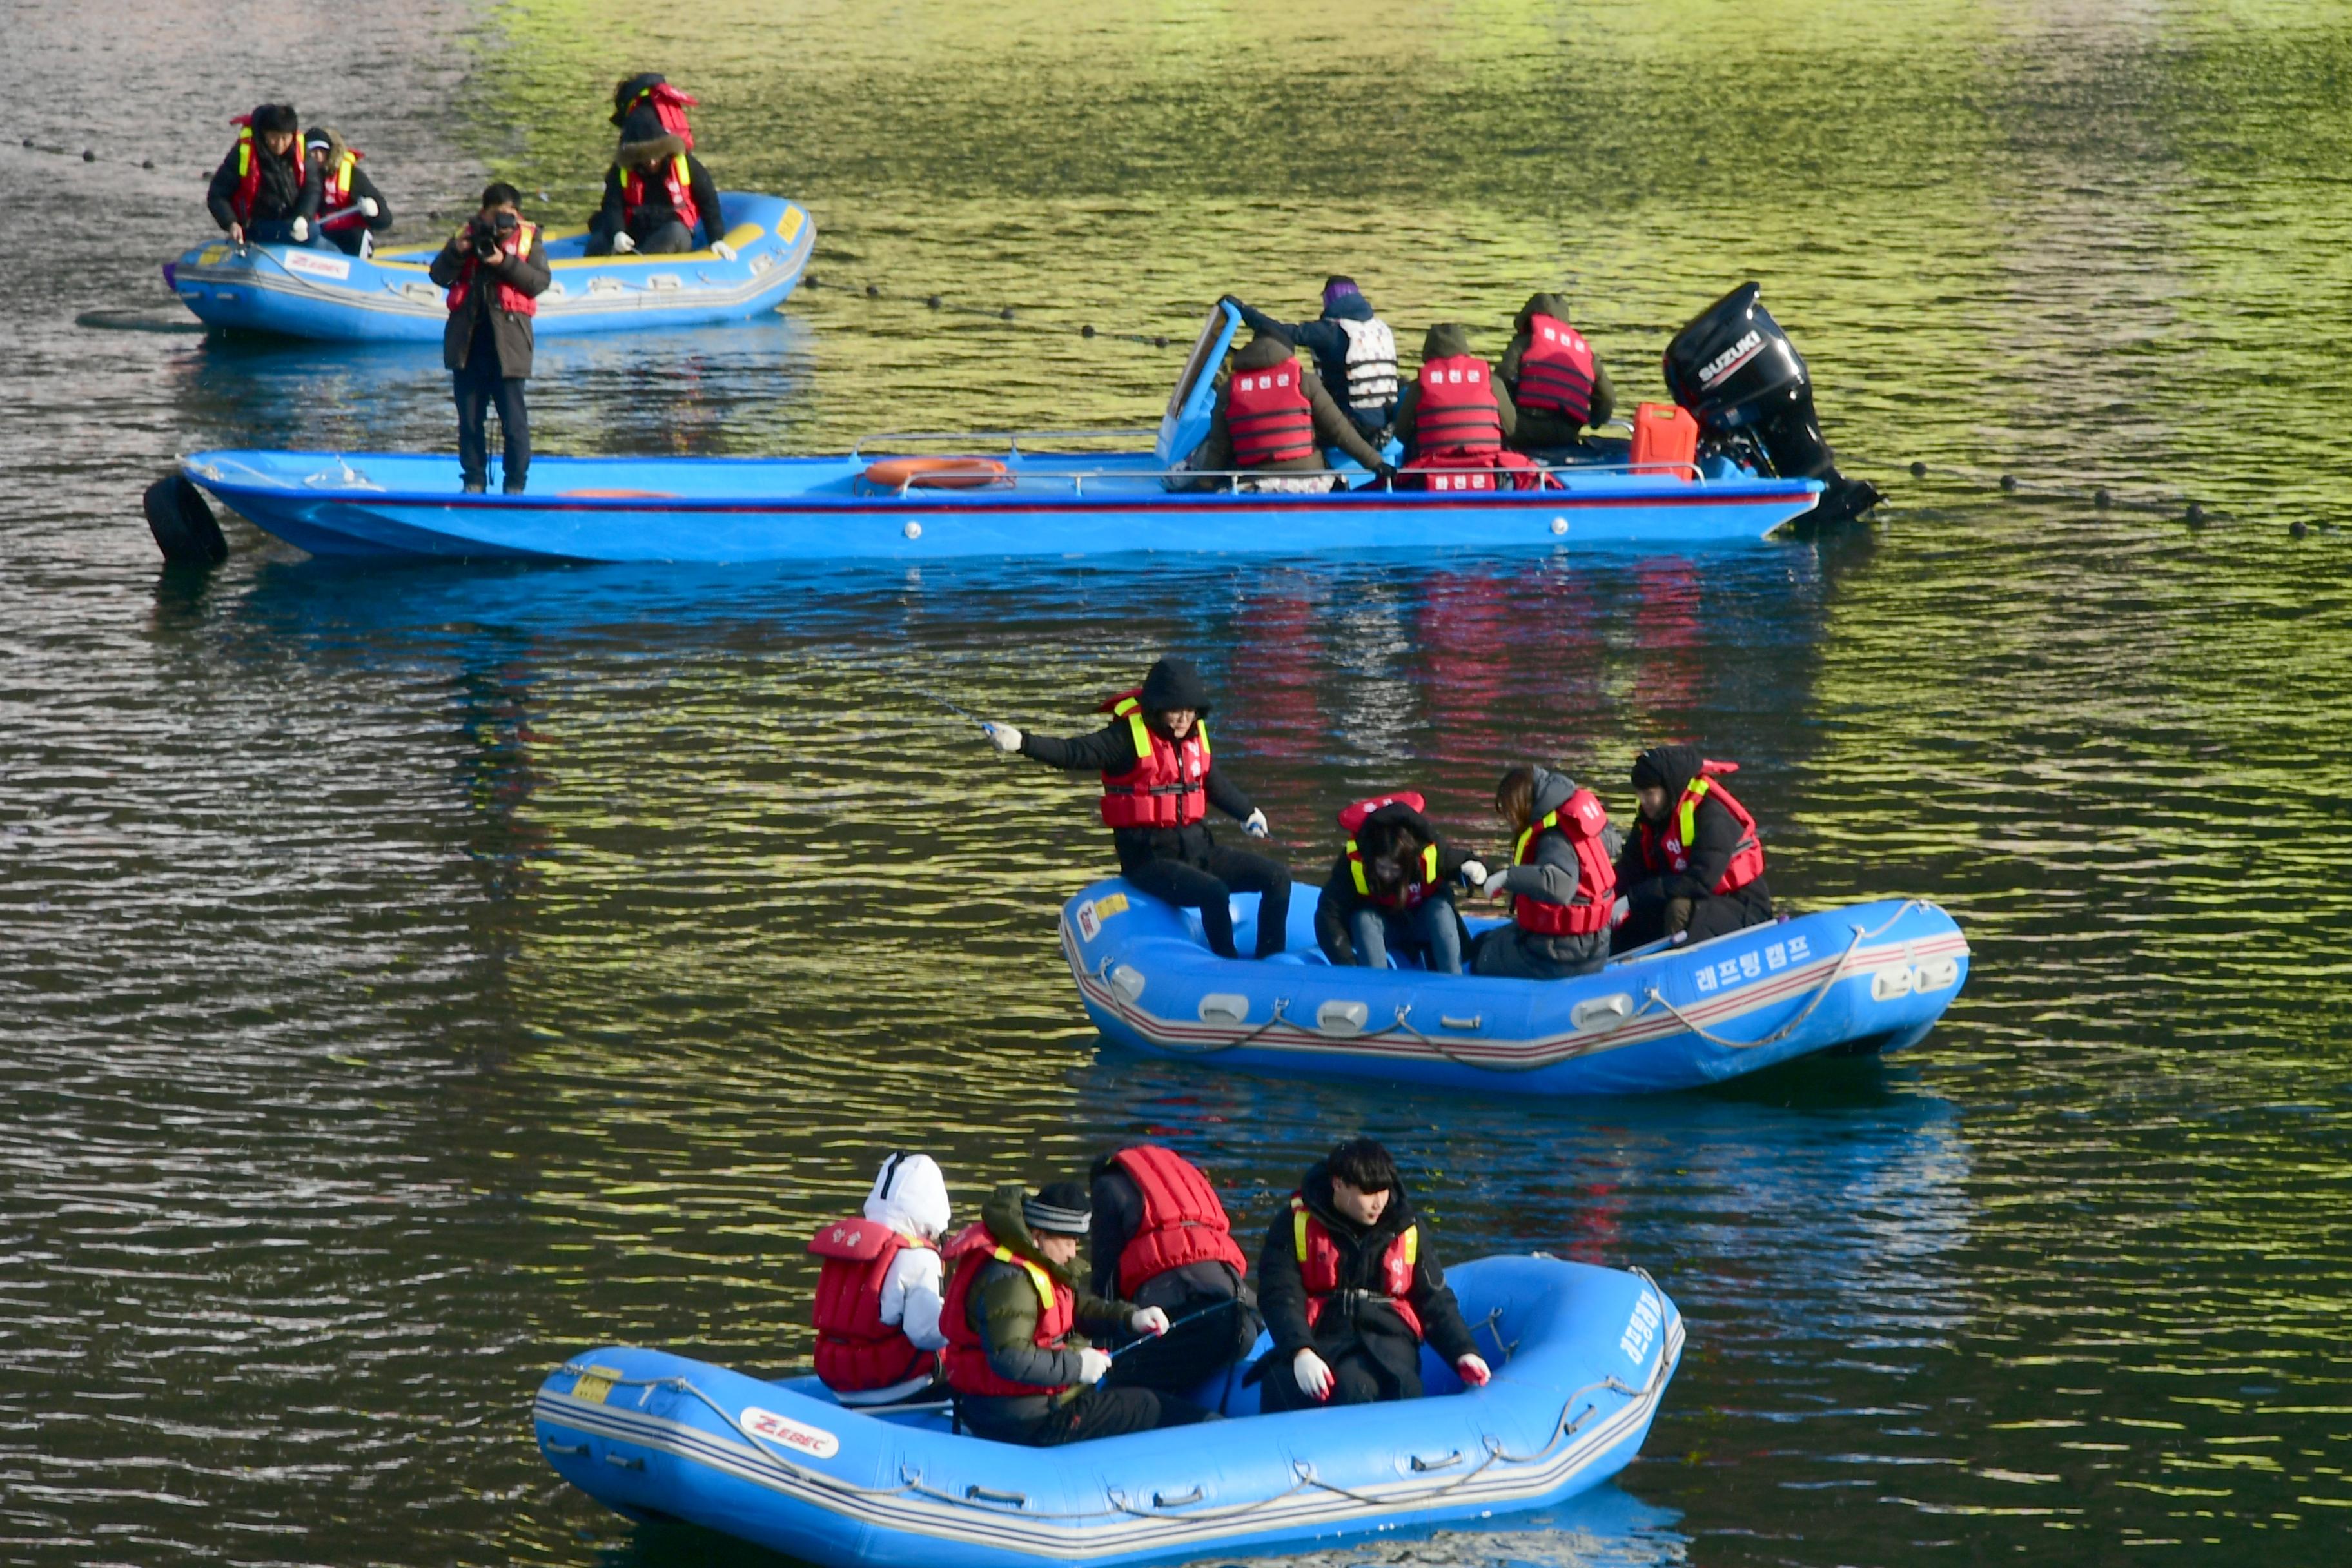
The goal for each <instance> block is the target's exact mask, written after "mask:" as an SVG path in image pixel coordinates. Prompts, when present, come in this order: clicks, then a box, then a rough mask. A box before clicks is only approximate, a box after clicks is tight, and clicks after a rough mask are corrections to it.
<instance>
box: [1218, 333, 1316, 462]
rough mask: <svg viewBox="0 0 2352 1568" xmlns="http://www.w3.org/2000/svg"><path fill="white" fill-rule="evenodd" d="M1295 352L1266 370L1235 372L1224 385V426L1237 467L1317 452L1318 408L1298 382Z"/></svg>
mask: <svg viewBox="0 0 2352 1568" xmlns="http://www.w3.org/2000/svg"><path fill="white" fill-rule="evenodd" d="M1303 374H1305V373H1304V372H1303V371H1301V370H1300V369H1299V365H1298V361H1297V357H1296V356H1293V357H1292V358H1290V359H1286V360H1284V361H1283V362H1282V363H1280V364H1277V365H1274V366H1271V367H1269V368H1268V369H1265V370H1237V371H1235V372H1234V378H1233V380H1232V381H1231V382H1230V383H1228V384H1227V385H1226V387H1225V429H1226V432H1227V433H1228V434H1230V435H1231V436H1232V437H1233V438H1234V467H1235V468H1258V467H1260V466H1262V465H1264V464H1266V463H1288V462H1295V461H1297V459H1298V458H1309V457H1313V456H1314V455H1315V410H1314V406H1313V405H1311V404H1309V403H1308V402H1307V394H1306V392H1305V390H1304V389H1303V388H1301V386H1300V385H1299V377H1300V376H1301V375H1303Z"/></svg>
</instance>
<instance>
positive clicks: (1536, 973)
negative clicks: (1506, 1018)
mask: <svg viewBox="0 0 2352 1568" xmlns="http://www.w3.org/2000/svg"><path fill="white" fill-rule="evenodd" d="M1495 815H1496V816H1499V817H1501V818H1502V819H1503V820H1504V822H1506V823H1507V824H1508V825H1509V826H1510V828H1511V830H1512V832H1513V833H1515V834H1516V835H1517V837H1516V838H1515V839H1514V840H1513V843H1512V847H1511V864H1510V865H1509V866H1507V868H1504V869H1502V870H1500V871H1496V872H1495V873H1493V874H1492V875H1491V876H1489V877H1487V879H1486V888H1485V891H1486V896H1487V897H1488V898H1490V899H1499V898H1501V897H1502V896H1503V895H1504V894H1506V893H1508V894H1509V895H1510V898H1511V923H1510V924H1509V925H1507V926H1502V927H1498V928H1497V929H1496V930H1494V931H1488V932H1487V933H1486V935H1484V936H1483V937H1481V938H1480V939H1479V941H1478V949H1477V952H1476V953H1475V955H1474V956H1473V957H1472V959H1471V963H1470V968H1471V972H1472V973H1476V974H1491V975H1495V976H1496V977H1498V978H1502V979H1508V980H1567V979H1571V978H1573V977H1574V976H1576V975H1579V974H1591V973H1593V972H1594V971H1595V970H1597V969H1600V968H1601V967H1603V966H1604V965H1606V964H1607V963H1608V962H1609V927H1610V924H1611V922H1612V921H1615V920H1617V919H1618V918H1620V915H1621V912H1622V911H1621V910H1619V907H1618V900H1617V875H1616V870H1615V868H1614V867H1612V865H1611V864H1610V862H1611V859H1612V857H1614V856H1615V855H1616V853H1617V851H1618V847H1619V845H1620V843H1621V842H1622V837H1621V835H1619V833H1618V831H1617V829H1616V828H1615V827H1613V826H1611V825H1610V822H1609V813H1608V812H1607V811H1605V810H1604V809H1602V807H1601V801H1600V799H1599V797H1597V796H1596V795H1593V793H1592V792H1591V790H1588V789H1579V788H1578V787H1577V785H1576V781H1575V780H1574V779H1572V778H1570V777H1569V776H1568V775H1567V774H1566V773H1553V772H1552V771H1551V770H1550V769H1549V768H1539V767H1536V766H1533V765H1532V764H1528V763H1521V764H1520V765H1519V766H1517V767H1515V768H1513V769H1512V770H1511V771H1510V772H1508V773H1505V774H1504V775H1503V778H1502V782H1501V783H1500V784H1496V786H1495Z"/></svg>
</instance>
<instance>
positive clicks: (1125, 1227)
mask: <svg viewBox="0 0 2352 1568" xmlns="http://www.w3.org/2000/svg"><path fill="white" fill-rule="evenodd" d="M1089 1174H1090V1179H1091V1181H1092V1183H1093V1188H1094V1191H1093V1196H1094V1226H1093V1230H1092V1232H1091V1237H1092V1239H1091V1240H1090V1241H1089V1242H1088V1243H1087V1256H1088V1258H1089V1259H1090V1260H1091V1262H1092V1264H1093V1276H1094V1277H1093V1280H1092V1284H1093V1286H1094V1291H1095V1294H1096V1295H1097V1296H1101V1297H1104V1298H1105V1299H1107V1300H1120V1301H1127V1302H1131V1303H1133V1304H1134V1305H1136V1306H1139V1307H1157V1308H1159V1309H1160V1310H1161V1311H1163V1312H1165V1313H1166V1314H1167V1315H1168V1319H1169V1321H1170V1322H1171V1323H1172V1324H1173V1325H1175V1326H1174V1327H1173V1328H1172V1329H1171V1330H1170V1331H1169V1332H1167V1333H1166V1334H1164V1335H1161V1336H1160V1337H1158V1338H1155V1339H1150V1340H1144V1341H1139V1342H1136V1343H1134V1344H1133V1345H1132V1346H1130V1347H1126V1348H1122V1349H1121V1351H1120V1352H1119V1357H1118V1364H1117V1365H1115V1366H1113V1367H1112V1368H1111V1371H1110V1375H1109V1377H1108V1380H1107V1382H1108V1384H1109V1385H1110V1386H1112V1387H1123V1386H1128V1385H1133V1386H1136V1387H1140V1388H1150V1389H1157V1390H1159V1391H1160V1392H1161V1393H1163V1394H1189V1393H1191V1392H1192V1390H1194V1389H1196V1388H1199V1387H1200V1386H1201V1385H1202V1384H1204V1383H1206V1382H1208V1381H1209V1379H1210V1378H1212V1377H1213V1376H1215V1375H1216V1374H1217V1373H1220V1372H1222V1371H1223V1370H1224V1369H1225V1368H1226V1367H1229V1366H1231V1365H1232V1364H1233V1363H1235V1362H1237V1361H1239V1360H1241V1359H1242V1358H1243V1357H1244V1356H1245V1355H1247V1354H1248V1353H1249V1349H1250V1346H1251V1345H1252V1344H1253V1343H1254V1342H1255V1341H1256V1339H1257V1331H1258V1317H1257V1310H1256V1307H1255V1303H1254V1301H1253V1300H1252V1298H1251V1295H1250V1290H1249V1287H1248V1286H1247V1285H1246V1284H1245V1283H1244V1275H1246V1274H1247V1273H1248V1271H1249V1259H1248V1258H1245V1257H1244V1255H1243V1253H1242V1249H1241V1247H1240V1245H1239V1244H1238V1243H1236V1242H1235V1241H1234V1236H1233V1226H1232V1225H1231V1223H1230V1222H1229V1221H1228V1220H1227V1219H1226V1217H1225V1205H1223V1204H1222V1203H1220V1202H1218V1200H1217V1189H1216V1188H1215V1187H1213V1186H1212V1185H1210V1184H1209V1178H1208V1177H1207V1176H1205V1175H1203V1174H1202V1173H1201V1170H1200V1168H1199V1167H1198V1166H1196V1165H1194V1164H1193V1163H1192V1162H1191V1161H1189V1160H1187V1159H1185V1158H1184V1157H1183V1156H1182V1155H1181V1154H1179V1153H1177V1152H1175V1151H1173V1150H1171V1149H1163V1148H1161V1147H1160V1145H1159V1144H1157V1143H1130V1144H1129V1145H1128V1146H1127V1147H1126V1148H1124V1149H1121V1150H1119V1151H1118V1152H1116V1153H1111V1154H1106V1155H1104V1156H1103V1157H1102V1158H1101V1159H1099V1160H1097V1161H1096V1162H1095V1164H1094V1169H1093V1171H1092V1172H1091V1173H1089Z"/></svg>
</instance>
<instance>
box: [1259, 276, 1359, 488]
mask: <svg viewBox="0 0 2352 1568" xmlns="http://www.w3.org/2000/svg"><path fill="white" fill-rule="evenodd" d="M1222 302H1223V303H1225V304H1229V305H1231V306H1232V307H1233V308H1234V310H1239V311H1240V312H1241V317H1242V320H1243V321H1246V322H1247V323H1249V326H1250V329H1251V330H1252V331H1255V332H1257V333H1259V334H1261V335H1264V336H1275V337H1280V338H1283V339H1285V340H1286V341H1287V342H1293V343H1296V344H1297V345H1298V346H1299V347H1300V348H1303V349H1305V350H1306V351H1307V353H1309V354H1311V355H1313V356H1314V359H1315V373H1316V374H1317V375H1318V377H1319V378H1320V379H1321V380H1322V383H1323V384H1324V386H1325V387H1327V388H1328V389H1329V391H1330V394H1331V395H1332V397H1333V398H1334V399H1336V400H1337V401H1338V402H1339V405H1340V406H1341V407H1343V408H1344V409H1345V410H1346V412H1347V415H1348V417H1349V419H1350V420H1351V421H1352V422H1353V423H1354V424H1355V426H1356V432H1357V434H1358V435H1360V436H1361V437H1363V438H1364V439H1365V440H1366V441H1368V442H1370V444H1371V445H1372V446H1375V447H1378V446H1380V445H1381V443H1382V442H1384V441H1386V440H1387V439H1388V437H1389V426H1390V424H1391V422H1393V421H1394V419H1395V418H1396V404H1397V347H1396V333H1395V332H1394V331H1391V330H1390V328H1389V324H1388V323H1387V322H1386V321H1381V319H1380V318H1379V317H1378V316H1376V315H1374V314H1372V302H1371V301H1370V300H1367V299H1365V298H1364V293H1363V290H1362V289H1359V288H1357V287H1356V280H1355V279H1352V278H1339V277H1332V278H1327V279H1324V280H1323V314H1322V315H1321V316H1319V317H1318V318H1317V319H1316V320H1314V321H1276V320H1275V319H1274V318H1273V317H1272V316H1269V315H1267V314H1266V313H1265V311H1264V310H1257V309H1255V307H1252V306H1249V305H1244V304H1243V303H1242V302H1241V301H1240V300H1237V299H1235V298H1234V296H1232V295H1231V294H1228V295H1226V296H1225V297H1224V300H1223V301H1222ZM1337 444H1338V443H1336V442H1335V443H1333V445H1337ZM1371 466H1372V465H1371V464H1370V463H1366V464H1365V465H1364V467H1366V468H1370V467H1371Z"/></svg>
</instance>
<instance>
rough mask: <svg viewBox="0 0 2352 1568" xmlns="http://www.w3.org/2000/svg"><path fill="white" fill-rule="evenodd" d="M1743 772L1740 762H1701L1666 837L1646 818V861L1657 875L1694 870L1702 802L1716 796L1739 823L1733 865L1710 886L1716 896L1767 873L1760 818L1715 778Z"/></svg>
mask: <svg viewBox="0 0 2352 1568" xmlns="http://www.w3.org/2000/svg"><path fill="white" fill-rule="evenodd" d="M1738 771H1739V764H1738V763H1699V765H1698V776H1697V777H1696V778H1695V779H1693V780H1691V781H1690V783H1688V784H1685V785H1684V786H1683V797H1682V799H1681V800H1680V801H1678V802H1677V803H1676V804H1675V814H1674V817H1673V820H1672V823H1671V825H1670V826H1669V829H1668V831H1667V833H1666V834H1665V837H1664V839H1663V840H1661V839H1660V837H1659V836H1658V833H1657V830H1656V829H1655V828H1653V827H1652V826H1650V820H1649V818H1647V817H1643V819H1642V823H1641V845H1642V864H1643V867H1644V868H1647V869H1648V870H1649V871H1650V872H1651V874H1652V875H1654V876H1664V875H1665V874H1666V873H1667V872H1669V871H1671V872H1675V873H1677V874H1679V873H1681V872H1684V871H1687V870H1689V869H1690V861H1691V857H1690V847H1691V840H1692V839H1693V838H1694V837H1696V836H1697V833H1698V805H1699V802H1701V801H1703V800H1706V799H1709V798H1712V799H1714V800H1715V801H1716V802H1717V804H1718V805H1721V806H1722V807H1723V809H1724V810H1726V811H1727V812H1729V813H1731V817H1732V820H1733V821H1735V822H1737V823H1738V824H1739V844H1738V847H1737V848H1735V849H1733V850H1732V852H1731V864H1730V865H1728V866H1726V867H1725V868H1723V875H1722V876H1721V877H1719V878H1717V879H1716V884H1715V886H1714V887H1713V888H1712V889H1709V891H1710V893H1711V894H1712V895H1713V896H1714V897H1716V898H1721V897H1722V896H1723V895H1724V894H1726V893H1730V892H1737V891H1738V889H1741V888H1744V887H1746V886H1747V885H1748V883H1750V882H1752V881H1754V880H1755V879H1757V878H1759V877H1760V876H1762V875H1763V874H1764V846H1763V844H1762V843H1760V842H1759V840H1758V839H1757V837H1756V819H1755V818H1754V817H1752V816H1748V808H1747V807H1746V806H1744V805H1740V804H1739V803H1738V801H1737V800H1734V799H1733V798H1732V795H1731V792H1730V791H1729V790H1727V789H1726V788H1724V787H1723V786H1722V785H1721V784H1717V783H1716V782H1715V781H1716V780H1717V778H1720V777H1721V776H1722V775H1723V774H1725V773H1738Z"/></svg>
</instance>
